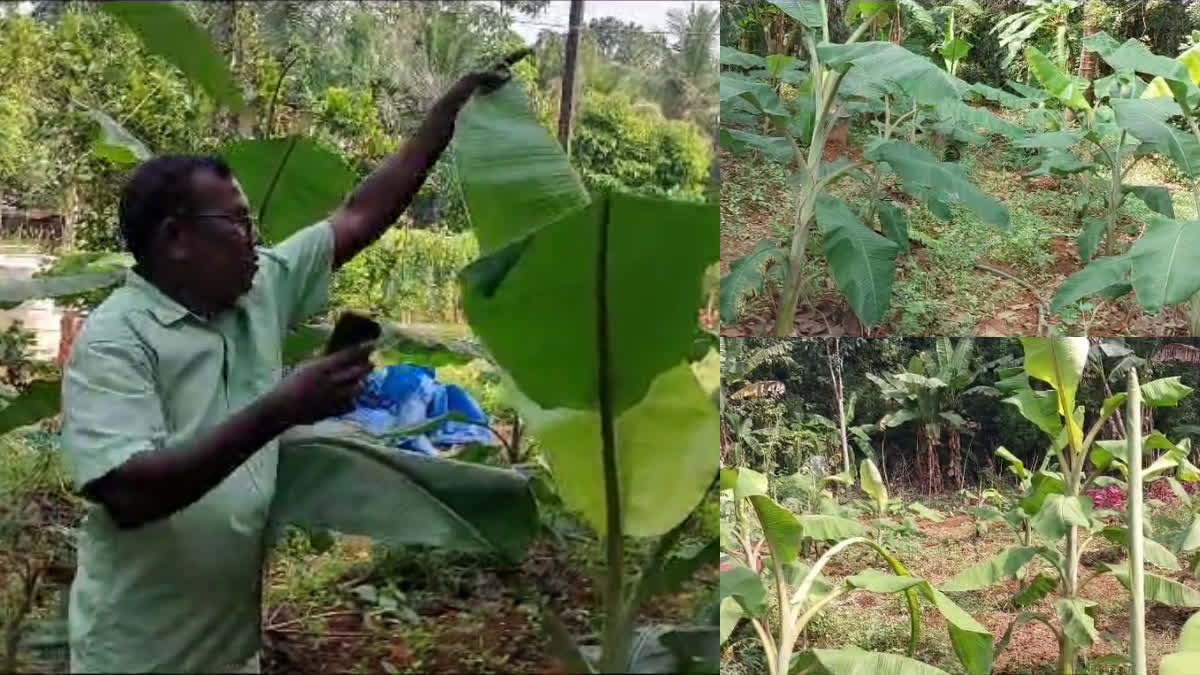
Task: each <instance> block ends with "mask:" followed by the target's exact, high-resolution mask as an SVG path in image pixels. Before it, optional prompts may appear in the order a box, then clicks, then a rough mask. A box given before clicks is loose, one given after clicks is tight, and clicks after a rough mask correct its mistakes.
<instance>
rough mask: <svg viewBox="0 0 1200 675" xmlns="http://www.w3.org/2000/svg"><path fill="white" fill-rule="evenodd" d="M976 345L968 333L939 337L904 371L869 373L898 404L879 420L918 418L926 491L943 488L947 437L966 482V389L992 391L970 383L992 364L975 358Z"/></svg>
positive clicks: (958, 478) (956, 474)
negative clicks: (961, 410)
mask: <svg viewBox="0 0 1200 675" xmlns="http://www.w3.org/2000/svg"><path fill="white" fill-rule="evenodd" d="M973 347H974V341H973V339H972V338H962V339H960V340H959V341H958V344H954V343H952V342H951V341H950V339H949V338H938V340H937V342H936V348H935V349H934V350H933V351H932V352H930V351H926V352H922V353H920V354H918V355H916V356H914V357H913V358H912V359H911V360H910V361H909V364H908V369H907V370H905V371H904V372H901V373H894V374H889V375H885V376H883V377H879V376H877V375H874V374H872V373H867V378H868V379H870V380H871V381H872V382H874V383H875V385H876V386H878V387H879V391H880V393H881V394H882V395H883V398H884V400H886V401H889V402H892V403H894V404H895V405H896V407H897V409H896V410H894V411H892V412H889V413H888V414H886V415H884V417H883V418H882V419H880V420H879V426H881V427H888V428H895V427H899V426H901V425H903V424H906V423H909V422H912V423H913V425H914V427H915V429H916V433H917V448H918V455H917V465H918V471H919V472H920V477H919V479H920V481H921V485H922V486H923V487H924V488H925V491H926V492H930V493H932V492H937V491H939V490H940V489H941V485H942V468H941V460H940V448H941V447H942V445H943V438H945V443H944V444H945V446H946V447H947V450H948V451H949V456H948V462H947V464H948V466H947V470H948V471H947V473H948V474H949V477H950V479H951V480H952V481H954V482H956V483H957V486H958V487H959V488H961V487H962V485H963V466H962V459H961V456H960V447H959V433H960V431H962V430H964V429H965V428H966V424H967V422H966V420H964V419H963V418H962V416H961V415H959V414H958V412H956V409H957V408H958V406H959V403H960V402H961V397H962V396H963V395H964V394H966V393H978V392H982V391H990V390H989V389H987V388H983V387H970V385H971V384H972V383H973V382H974V381H975V379H976V378H977V377H979V375H980V374H982V373H983V372H984V371H985V370H987V366H983V367H976V366H975V365H973V364H972V362H971V354H972V349H973Z"/></svg>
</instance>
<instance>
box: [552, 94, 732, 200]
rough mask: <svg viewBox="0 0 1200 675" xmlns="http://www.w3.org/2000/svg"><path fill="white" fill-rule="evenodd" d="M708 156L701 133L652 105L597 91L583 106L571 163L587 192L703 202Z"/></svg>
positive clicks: (588, 97)
mask: <svg viewBox="0 0 1200 675" xmlns="http://www.w3.org/2000/svg"><path fill="white" fill-rule="evenodd" d="M710 157H711V150H710V142H709V140H708V139H707V138H706V137H705V136H704V134H703V133H702V132H701V131H700V129H698V128H697V127H696V126H695V125H694V124H691V123H690V122H680V121H674V120H668V119H665V118H663V117H662V115H661V114H659V112H658V111H657V110H656V109H654V108H653V106H649V105H647V104H644V103H642V104H634V103H633V102H632V101H631V100H630V99H629V98H628V97H627V96H624V95H621V94H601V93H597V92H588V93H587V94H585V95H584V97H583V101H582V102H581V103H580V106H579V120H578V123H577V124H576V126H575V135H574V138H573V139H572V140H571V159H572V162H573V163H574V164H575V165H576V167H577V168H578V169H579V172H580V175H581V176H582V177H583V181H584V183H586V184H587V185H588V187H589V188H592V189H596V188H622V187H623V188H626V189H632V190H635V191H638V192H642V193H648V194H657V195H661V196H673V197H691V198H697V199H699V198H702V197H703V194H704V188H705V186H706V184H707V181H708V168H709V159H710Z"/></svg>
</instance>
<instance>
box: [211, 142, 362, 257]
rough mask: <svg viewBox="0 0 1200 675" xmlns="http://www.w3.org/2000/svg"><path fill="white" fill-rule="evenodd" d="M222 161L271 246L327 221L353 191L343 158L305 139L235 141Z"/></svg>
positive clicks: (353, 179) (221, 151)
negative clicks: (231, 174) (239, 185)
mask: <svg viewBox="0 0 1200 675" xmlns="http://www.w3.org/2000/svg"><path fill="white" fill-rule="evenodd" d="M220 155H221V157H223V158H224V159H225V161H226V162H228V163H229V166H230V168H231V169H232V170H233V174H234V177H236V178H237V180H238V182H239V183H241V186H242V189H243V190H244V191H245V192H246V198H247V199H249V200H250V206H251V208H252V209H253V211H254V213H255V214H257V217H258V226H259V231H260V234H262V237H263V239H264V240H265V241H266V242H267V243H271V244H277V243H279V242H281V241H283V240H284V239H287V238H288V236H289V235H291V234H292V233H293V232H295V231H297V230H299V229H302V228H305V227H308V226H309V225H312V224H313V223H316V222H318V221H320V220H322V219H323V218H326V217H328V216H329V215H331V214H332V213H333V211H334V209H336V208H337V207H338V205H339V204H341V203H342V201H343V200H344V199H345V198H346V195H348V194H349V193H350V190H351V188H353V187H354V182H355V177H354V174H353V173H351V171H350V169H349V168H347V167H346V164H345V162H344V161H342V158H341V157H339V156H338V155H337V154H336V153H334V152H333V151H331V150H328V149H326V148H323V147H321V146H320V145H317V143H316V142H314V141H312V140H310V139H308V138H302V137H297V136H293V137H291V138H272V139H265V140H239V141H234V142H233V143H230V144H229V145H227V146H225V147H224V148H222V149H221V150H220Z"/></svg>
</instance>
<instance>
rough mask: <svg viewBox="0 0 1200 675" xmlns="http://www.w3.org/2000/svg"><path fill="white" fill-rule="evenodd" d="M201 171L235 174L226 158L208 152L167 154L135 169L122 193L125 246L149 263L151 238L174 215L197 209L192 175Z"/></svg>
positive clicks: (226, 175)
mask: <svg viewBox="0 0 1200 675" xmlns="http://www.w3.org/2000/svg"><path fill="white" fill-rule="evenodd" d="M200 170H207V171H212V172H213V173H215V174H217V176H219V177H221V178H229V177H230V176H232V175H233V172H232V171H230V169H229V165H228V164H226V163H225V160H223V159H221V158H220V157H216V156H206V155H163V156H161V157H155V158H154V159H150V160H147V161H146V162H144V163H142V165H141V166H139V167H138V168H137V170H136V171H134V172H133V175H132V176H131V177H130V178H129V182H127V183H126V184H125V189H124V190H123V191H122V192H121V207H120V219H121V236H122V237H124V239H125V247H126V248H127V249H129V252H130V253H132V254H133V257H134V258H135V259H136V260H137V261H138V262H139V263H143V262H145V257H146V254H147V253H148V249H149V245H150V240H151V237H152V236H153V235H154V231H155V229H157V228H158V226H159V225H161V224H162V222H163V220H165V219H166V218H167V216H170V215H172V214H176V213H180V212H183V211H187V210H191V209H193V208H195V206H196V204H195V195H194V194H193V192H192V181H191V178H192V176H193V175H194V174H195V173H196V172H197V171H200Z"/></svg>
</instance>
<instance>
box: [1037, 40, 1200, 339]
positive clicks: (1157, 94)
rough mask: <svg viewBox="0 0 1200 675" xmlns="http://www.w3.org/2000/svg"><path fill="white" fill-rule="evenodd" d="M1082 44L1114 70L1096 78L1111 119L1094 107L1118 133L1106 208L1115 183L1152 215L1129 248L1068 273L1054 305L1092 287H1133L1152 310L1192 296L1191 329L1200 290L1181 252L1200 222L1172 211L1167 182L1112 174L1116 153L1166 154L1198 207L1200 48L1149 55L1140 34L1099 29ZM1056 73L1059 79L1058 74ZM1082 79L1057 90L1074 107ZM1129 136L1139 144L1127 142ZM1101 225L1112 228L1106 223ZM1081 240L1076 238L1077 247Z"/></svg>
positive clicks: (1112, 291)
mask: <svg viewBox="0 0 1200 675" xmlns="http://www.w3.org/2000/svg"><path fill="white" fill-rule="evenodd" d="M1085 45H1086V46H1087V48H1088V49H1091V50H1093V51H1095V52H1096V53H1098V54H1099V55H1100V58H1102V59H1103V60H1104V61H1105V62H1106V63H1108V65H1110V66H1111V67H1112V68H1113V69H1114V71H1116V72H1115V73H1114V75H1112V76H1110V77H1109V78H1102V80H1097V81H1096V82H1095V83H1093V85H1094V90H1095V92H1096V95H1097V97H1102V96H1103V95H1105V94H1108V95H1109V96H1110V107H1111V110H1112V117H1111V119H1101V118H1102V116H1101V114H1099V113H1100V111H1099V109H1098V110H1097V111H1096V114H1095V117H1096V118H1097V119H1098V120H1099V121H1098V122H1097V125H1099V126H1100V127H1102V128H1103V129H1105V130H1106V131H1105V132H1104V133H1105V135H1108V136H1110V137H1112V138H1117V137H1119V138H1120V142H1119V143H1118V145H1117V146H1115V151H1114V153H1109V154H1110V157H1109V159H1111V160H1113V161H1111V162H1110V166H1111V170H1112V172H1113V178H1112V185H1111V187H1110V195H1109V198H1108V201H1109V205H1110V213H1115V211H1112V209H1114V208H1115V207H1114V206H1113V205H1114V204H1116V205H1119V203H1120V199H1121V197H1122V195H1119V194H1118V192H1117V191H1118V190H1120V192H1121V193H1122V194H1123V193H1125V192H1131V193H1133V194H1135V195H1137V196H1138V197H1139V198H1140V199H1142V200H1143V201H1145V202H1146V204H1147V205H1148V206H1149V207H1150V208H1151V209H1152V210H1154V211H1156V212H1157V215H1155V216H1153V217H1152V218H1151V220H1150V223H1149V226H1148V227H1147V229H1146V231H1145V233H1144V234H1143V235H1142V236H1141V237H1140V238H1139V239H1138V240H1137V241H1135V242H1134V243H1133V245H1132V246H1131V247H1130V248H1129V250H1128V251H1125V252H1116V251H1113V250H1111V247H1110V250H1109V251H1107V253H1108V255H1105V256H1101V257H1098V258H1096V259H1095V260H1092V261H1091V262H1090V263H1089V264H1088V265H1087V266H1086V267H1084V268H1083V269H1082V270H1080V271H1078V272H1076V273H1075V274H1073V275H1071V276H1070V277H1068V278H1067V280H1066V281H1065V282H1064V283H1063V285H1062V286H1061V287H1060V288H1059V290H1058V293H1057V294H1056V295H1055V298H1054V302H1053V305H1052V308H1058V307H1063V306H1066V305H1068V304H1071V303H1073V302H1075V301H1077V300H1079V299H1080V298H1083V297H1085V296H1089V295H1093V294H1101V295H1104V296H1107V297H1120V296H1122V295H1124V294H1126V293H1129V292H1130V291H1133V293H1134V294H1135V296H1136V298H1137V301H1138V304H1140V305H1141V306H1142V308H1143V309H1144V310H1145V311H1147V312H1150V313H1156V312H1158V311H1160V310H1161V309H1162V308H1164V307H1166V306H1169V305H1174V304H1179V303H1183V302H1185V301H1189V300H1192V303H1191V324H1192V326H1191V328H1192V330H1193V333H1195V332H1196V331H1197V330H1198V329H1200V312H1197V311H1196V309H1197V305H1196V302H1195V301H1194V298H1195V296H1196V295H1197V292H1200V274H1197V273H1196V270H1195V268H1194V267H1192V266H1189V265H1188V263H1187V256H1186V255H1182V252H1183V251H1186V250H1191V249H1192V248H1194V247H1195V245H1196V244H1197V243H1198V242H1197V241H1195V240H1194V239H1193V238H1194V237H1195V233H1196V232H1197V231H1200V227H1196V226H1194V223H1195V222H1196V221H1190V220H1179V219H1177V218H1176V217H1175V214H1174V210H1173V208H1172V207H1171V200H1170V195H1169V193H1168V192H1167V191H1166V190H1165V189H1163V188H1151V187H1143V186H1127V185H1124V184H1120V185H1118V179H1117V176H1118V175H1119V176H1121V177H1122V178H1123V177H1124V175H1125V172H1127V170H1128V169H1127V168H1126V167H1124V166H1123V164H1122V162H1118V161H1116V160H1117V159H1119V158H1120V157H1122V156H1128V155H1127V153H1129V152H1132V154H1133V155H1134V156H1135V157H1136V156H1139V155H1145V154H1149V153H1151V152H1157V153H1161V154H1163V155H1166V156H1168V157H1170V158H1171V160H1172V161H1173V162H1174V163H1175V165H1176V166H1177V167H1178V168H1179V170H1180V171H1181V172H1182V174H1183V175H1184V176H1185V177H1186V179H1187V180H1188V181H1190V187H1191V193H1192V197H1193V201H1194V202H1195V206H1196V207H1198V209H1200V188H1198V187H1197V183H1196V181H1197V179H1198V178H1200V126H1198V125H1197V123H1196V119H1195V115H1196V108H1197V105H1200V87H1198V86H1197V83H1198V82H1200V69H1196V68H1195V67H1194V65H1195V64H1200V47H1197V48H1193V49H1189V50H1188V51H1186V52H1184V53H1183V54H1181V55H1180V56H1179V57H1177V58H1175V59H1169V58H1166V57H1162V56H1157V55H1155V54H1152V53H1151V52H1150V51H1149V50H1148V49H1146V47H1145V45H1143V44H1142V43H1140V42H1139V41H1137V40H1133V39H1130V40H1127V41H1125V42H1124V43H1118V42H1117V41H1116V40H1114V39H1113V38H1112V37H1111V36H1109V35H1108V34H1107V33H1103V32H1101V33H1097V34H1095V35H1092V36H1090V37H1089V38H1087V40H1086V41H1085ZM1193 73H1196V74H1193ZM1140 75H1150V76H1151V77H1152V78H1153V79H1152V80H1151V81H1150V83H1149V84H1146V83H1144V82H1143V81H1142V80H1141V78H1140ZM1055 79H1056V80H1057V81H1058V83H1059V84H1060V85H1063V83H1062V80H1061V78H1055ZM1079 84H1080V83H1077V82H1074V81H1072V82H1071V83H1068V84H1065V85H1063V86H1060V87H1059V88H1058V91H1059V92H1060V94H1061V95H1060V94H1056V96H1058V97H1059V98H1060V99H1063V100H1074V101H1075V103H1074V105H1075V106H1077V107H1082V106H1079V105H1078V104H1079V99H1081V98H1082V96H1083V91H1084V89H1085V88H1086V86H1083V87H1081V86H1079ZM1114 87H1118V88H1119V89H1120V91H1121V96H1120V97H1113V96H1112V93H1113V91H1114ZM1048 88H1049V87H1048ZM1085 103H1086V101H1085ZM1176 116H1182V118H1183V122H1184V123H1185V124H1186V125H1187V128H1188V130H1189V131H1181V130H1180V129H1179V128H1177V127H1176V126H1175V125H1174V124H1173V123H1172V118H1174V117H1176ZM1105 117H1106V116H1105ZM1189 132H1190V133H1189ZM1126 140H1130V141H1134V140H1136V141H1137V143H1136V144H1135V145H1133V146H1130V147H1129V148H1128V149H1126V146H1125V141H1126ZM1106 152H1107V151H1106ZM1102 154H1104V153H1102ZM1110 219H1111V218H1110ZM1105 227H1108V228H1111V225H1110V224H1106V226H1105ZM1099 228H1100V226H1099V225H1096V226H1089V228H1088V229H1087V230H1085V234H1084V237H1086V238H1087V239H1088V240H1089V241H1093V242H1094V241H1095V240H1097V239H1098V234H1089V233H1088V232H1089V231H1091V232H1093V233H1096V232H1098V231H1099ZM1083 243H1084V238H1083V237H1081V251H1082V249H1083ZM1092 250H1094V247H1092ZM1164 261H1165V264H1164Z"/></svg>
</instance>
